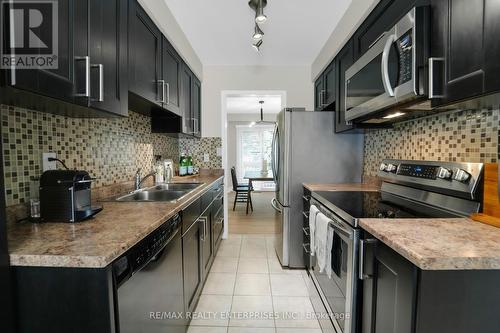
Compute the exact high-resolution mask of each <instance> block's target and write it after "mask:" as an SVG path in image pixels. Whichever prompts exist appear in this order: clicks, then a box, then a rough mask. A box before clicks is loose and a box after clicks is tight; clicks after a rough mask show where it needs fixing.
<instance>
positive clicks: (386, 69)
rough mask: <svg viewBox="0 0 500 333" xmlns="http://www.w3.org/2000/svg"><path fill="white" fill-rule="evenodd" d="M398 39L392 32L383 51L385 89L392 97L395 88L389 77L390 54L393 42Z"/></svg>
mask: <svg viewBox="0 0 500 333" xmlns="http://www.w3.org/2000/svg"><path fill="white" fill-rule="evenodd" d="M395 41H396V35H394V34H392V35H390V36H389V37H387V40H386V42H385V46H384V52H383V53H382V82H383V83H384V89H385V91H386V92H387V94H388V95H389V96H390V97H394V89H392V86H391V79H390V77H389V55H390V53H391V46H392V43H394V42H395Z"/></svg>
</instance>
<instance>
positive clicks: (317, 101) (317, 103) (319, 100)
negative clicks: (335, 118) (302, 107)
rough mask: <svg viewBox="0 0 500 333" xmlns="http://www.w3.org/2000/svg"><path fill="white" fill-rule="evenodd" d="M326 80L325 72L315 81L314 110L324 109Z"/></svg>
mask: <svg viewBox="0 0 500 333" xmlns="http://www.w3.org/2000/svg"><path fill="white" fill-rule="evenodd" d="M323 87H324V80H323V73H322V74H321V75H320V76H319V77H318V78H317V79H316V81H315V82H314V111H321V110H322V109H323V98H324V95H323V94H324V89H323Z"/></svg>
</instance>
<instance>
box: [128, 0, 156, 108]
mask: <svg viewBox="0 0 500 333" xmlns="http://www.w3.org/2000/svg"><path fill="white" fill-rule="evenodd" d="M129 24H130V30H129V31H130V36H129V57H130V58H129V79H130V83H131V84H130V87H129V90H130V91H131V92H132V93H134V94H136V95H138V96H140V97H142V98H143V99H146V100H147V101H149V102H152V103H156V104H161V102H162V99H163V98H164V96H160V95H161V94H160V93H161V92H162V91H160V89H159V87H160V85H161V82H160V81H159V80H160V77H161V41H162V34H161V33H160V30H159V29H158V28H157V27H156V25H155V24H154V23H153V22H152V21H151V19H150V18H149V17H148V15H147V14H146V13H145V12H144V10H143V9H142V8H141V6H140V5H139V4H138V3H137V2H136V1H135V0H131V2H130V17H129Z"/></svg>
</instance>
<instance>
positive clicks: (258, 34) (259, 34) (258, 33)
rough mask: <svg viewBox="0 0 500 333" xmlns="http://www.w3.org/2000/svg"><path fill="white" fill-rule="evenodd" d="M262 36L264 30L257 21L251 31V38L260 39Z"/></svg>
mask: <svg viewBox="0 0 500 333" xmlns="http://www.w3.org/2000/svg"><path fill="white" fill-rule="evenodd" d="M263 36H264V31H262V30H261V29H260V27H259V25H258V24H257V23H255V30H254V33H253V39H262V37H263Z"/></svg>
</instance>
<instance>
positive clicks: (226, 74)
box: [202, 66, 314, 137]
mask: <svg viewBox="0 0 500 333" xmlns="http://www.w3.org/2000/svg"><path fill="white" fill-rule="evenodd" d="M203 78H204V79H203V84H202V135H203V136H204V137H213V136H221V123H222V120H221V112H222V106H221V100H222V98H221V92H222V91H223V90H283V91H286V99H287V100H286V102H287V103H286V104H287V105H286V106H287V107H291V106H298V107H305V108H306V109H309V110H312V109H313V106H314V96H313V83H312V81H311V68H310V66H204V67H203Z"/></svg>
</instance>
